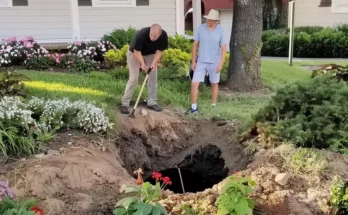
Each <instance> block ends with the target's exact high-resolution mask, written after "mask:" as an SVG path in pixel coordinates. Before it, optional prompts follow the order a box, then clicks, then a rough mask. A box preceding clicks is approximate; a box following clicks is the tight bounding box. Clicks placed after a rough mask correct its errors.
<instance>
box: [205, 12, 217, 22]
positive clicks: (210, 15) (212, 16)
mask: <svg viewBox="0 0 348 215" xmlns="http://www.w3.org/2000/svg"><path fill="white" fill-rule="evenodd" d="M219 15H220V14H219V11H217V10H214V9H211V10H210V11H209V13H208V15H206V16H203V17H204V18H206V19H209V20H215V21H217V20H220V17H219Z"/></svg>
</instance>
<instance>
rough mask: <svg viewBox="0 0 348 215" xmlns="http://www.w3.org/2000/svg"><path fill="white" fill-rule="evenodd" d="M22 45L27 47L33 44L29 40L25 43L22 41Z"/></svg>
mask: <svg viewBox="0 0 348 215" xmlns="http://www.w3.org/2000/svg"><path fill="white" fill-rule="evenodd" d="M24 46H25V47H27V48H32V47H33V44H32V43H31V42H30V41H26V43H24Z"/></svg>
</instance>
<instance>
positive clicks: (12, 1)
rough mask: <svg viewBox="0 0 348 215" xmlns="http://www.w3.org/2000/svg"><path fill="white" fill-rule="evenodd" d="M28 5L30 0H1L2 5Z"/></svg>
mask: <svg viewBox="0 0 348 215" xmlns="http://www.w3.org/2000/svg"><path fill="white" fill-rule="evenodd" d="M15 6H28V0H0V7H15Z"/></svg>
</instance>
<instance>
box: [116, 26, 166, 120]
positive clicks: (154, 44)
mask: <svg viewBox="0 0 348 215" xmlns="http://www.w3.org/2000/svg"><path fill="white" fill-rule="evenodd" d="M167 48H168V35H167V32H166V31H164V30H163V29H162V28H161V26H160V25H158V24H153V25H152V26H151V27H146V28H142V29H141V30H140V31H138V32H137V34H136V35H135V37H134V38H133V40H132V43H131V44H130V46H129V50H128V53H127V65H128V68H129V79H128V82H127V86H126V89H125V93H124V96H123V97H122V105H121V108H120V109H121V113H123V114H129V110H128V108H129V103H130V101H131V98H132V96H133V93H134V90H135V88H136V87H137V84H138V79H139V73H140V72H139V68H140V69H141V70H143V71H144V72H147V70H148V69H149V68H152V69H151V72H150V74H149V78H148V85H147V86H148V94H149V98H148V100H147V106H148V107H149V108H151V109H152V110H154V111H162V108H161V107H160V106H158V104H157V63H158V61H159V60H160V59H161V56H162V52H163V51H164V50H166V49H167Z"/></svg>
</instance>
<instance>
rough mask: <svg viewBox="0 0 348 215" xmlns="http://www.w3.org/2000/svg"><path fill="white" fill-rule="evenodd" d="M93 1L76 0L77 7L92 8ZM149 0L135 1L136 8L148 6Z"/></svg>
mask: <svg viewBox="0 0 348 215" xmlns="http://www.w3.org/2000/svg"><path fill="white" fill-rule="evenodd" d="M92 1H93V0H78V5H79V6H92ZM149 5H150V0H136V6H149Z"/></svg>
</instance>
